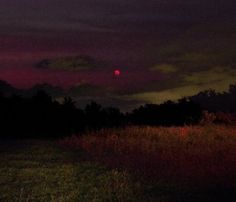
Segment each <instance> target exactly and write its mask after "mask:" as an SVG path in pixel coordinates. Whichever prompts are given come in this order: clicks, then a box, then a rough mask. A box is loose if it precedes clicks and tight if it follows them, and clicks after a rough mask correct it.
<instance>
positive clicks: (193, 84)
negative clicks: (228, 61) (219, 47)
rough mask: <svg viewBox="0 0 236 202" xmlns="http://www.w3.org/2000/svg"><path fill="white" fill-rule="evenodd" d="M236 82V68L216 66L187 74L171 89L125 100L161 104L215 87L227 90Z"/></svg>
mask: <svg viewBox="0 0 236 202" xmlns="http://www.w3.org/2000/svg"><path fill="white" fill-rule="evenodd" d="M235 83H236V69H233V68H230V67H215V68H212V69H210V70H205V71H199V72H194V73H191V74H185V75H184V76H183V77H182V80H181V81H180V82H179V86H177V87H173V86H170V87H169V89H166V90H159V91H152V92H142V93H135V94H131V95H124V96H123V97H122V98H123V99H125V100H129V101H130V100H136V101H139V102H142V103H154V104H159V103H162V102H165V101H167V100H178V99H180V98H182V97H186V96H192V95H195V94H197V93H199V92H200V91H204V90H208V89H215V90H216V91H218V92H223V91H227V90H228V88H229V85H230V84H235Z"/></svg>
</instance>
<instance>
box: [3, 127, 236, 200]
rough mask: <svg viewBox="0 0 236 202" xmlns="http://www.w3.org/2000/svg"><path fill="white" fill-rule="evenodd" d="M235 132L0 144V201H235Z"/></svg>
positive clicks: (159, 132) (157, 131)
mask: <svg viewBox="0 0 236 202" xmlns="http://www.w3.org/2000/svg"><path fill="white" fill-rule="evenodd" d="M235 171H236V127H233V126H224V125H218V126H217V125H210V126H185V127H169V128H165V127H127V128H121V129H104V130H101V131H98V132H89V133H86V134H78V135H74V136H71V137H68V138H65V139H61V140H54V141H53V140H51V141H46V140H18V141H17V140H14V141H13V140H8V141H6V140H5V141H1V143H0V201H82V202H84V201H85V202H86V201H101V202H103V201H121V202H122V201H163V202H167V201H168V202H169V201H186V202H187V201H235V200H236V172H235Z"/></svg>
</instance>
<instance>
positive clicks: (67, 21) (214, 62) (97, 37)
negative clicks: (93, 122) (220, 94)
mask: <svg viewBox="0 0 236 202" xmlns="http://www.w3.org/2000/svg"><path fill="white" fill-rule="evenodd" d="M235 7H236V3H235V2H234V0H147V1H144V0H129V1H127V0H83V1H82V0H20V1H19V0H10V1H9V0H1V1H0V79H1V80H5V81H7V82H9V83H10V84H12V85H14V86H15V87H18V88H30V87H32V86H34V85H35V84H39V83H49V84H51V85H54V86H60V87H62V88H65V89H69V88H72V87H73V91H72V90H71V91H70V92H73V93H71V95H72V96H73V97H74V98H75V99H77V100H78V101H79V102H81V103H83V102H86V101H87V100H90V99H92V98H93V99H95V100H97V101H98V102H101V103H104V104H106V105H114V106H120V107H121V108H124V109H125V108H127V109H128V108H132V107H134V106H135V105H139V104H142V103H145V102H148V103H160V102H163V101H165V100H167V99H178V98H180V97H182V96H186V95H192V94H195V93H197V92H198V91H201V90H205V89H209V88H213V89H216V90H218V91H223V90H227V88H228V85H229V84H231V83H236V67H235V58H236V57H235V56H236V55H235V54H236V51H235V50H236V45H235V44H236V28H235V27H236V26H235V25H236V23H235V22H236V15H235ZM76 55H86V56H89V57H91V58H92V59H93V62H94V63H95V64H96V65H95V66H94V67H91V68H90V67H89V68H85V69H84V68H77V70H73V71H72V70H71V69H70V68H68V69H66V68H61V64H58V63H56V65H58V66H57V67H55V65H54V68H51V67H48V68H44V69H42V68H38V67H37V64H38V63H39V62H40V61H41V60H43V59H50V60H51V61H54V62H55V58H57V59H58V58H64V57H69V56H70V57H71V58H73V56H76ZM114 69H120V70H121V75H120V77H114V76H113V70H114Z"/></svg>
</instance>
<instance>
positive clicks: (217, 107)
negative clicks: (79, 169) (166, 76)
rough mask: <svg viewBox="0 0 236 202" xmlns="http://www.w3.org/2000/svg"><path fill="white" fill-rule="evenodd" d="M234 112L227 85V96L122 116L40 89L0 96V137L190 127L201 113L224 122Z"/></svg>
mask: <svg viewBox="0 0 236 202" xmlns="http://www.w3.org/2000/svg"><path fill="white" fill-rule="evenodd" d="M235 109H236V86H230V90H229V92H228V93H222V94H220V93H215V92H214V91H212V90H210V91H205V92H201V93H199V94H198V95H196V96H192V97H189V98H183V99H181V100H179V101H178V102H172V101H167V102H165V103H163V104H160V105H156V104H146V105H144V106H140V107H139V108H137V109H134V110H133V111H132V112H130V113H126V114H123V113H121V112H120V110H119V109H116V108H112V107H110V108H103V107H102V106H101V105H99V104H97V103H95V102H91V103H90V104H88V105H87V106H86V107H85V109H79V108H77V107H76V105H75V102H74V101H73V100H72V99H71V98H70V97H65V98H64V101H63V102H62V103H59V102H58V101H56V100H53V98H52V97H51V96H49V95H48V94H47V93H45V91H43V90H38V91H37V93H36V94H35V95H34V96H32V97H21V96H18V95H11V96H8V95H6V94H4V93H0V123H1V126H0V137H6V138H9V137H19V138H22V137H30V138H34V137H40V138H55V137H62V136H66V135H71V134H75V133H76V134H77V133H80V132H84V131H87V130H99V129H101V128H107V127H121V126H126V125H129V124H132V125H133V124H137V125H155V126H160V125H162V126H182V125H190V124H197V123H199V122H200V121H201V120H202V119H201V118H202V115H203V114H204V113H203V110H207V111H209V112H211V113H215V114H216V115H217V114H218V115H219V114H220V116H217V117H220V118H218V119H216V120H220V121H221V122H222V120H223V121H225V120H226V119H227V120H228V119H229V118H228V117H231V115H232V114H234V113H235V112H236V110H235ZM216 112H217V113H216ZM219 112H222V113H223V115H222V113H219ZM228 114H230V115H228ZM226 115H227V116H226ZM214 116H215V115H214ZM232 116H233V115H232ZM231 120H233V119H230V123H231ZM218 122H219V121H218Z"/></svg>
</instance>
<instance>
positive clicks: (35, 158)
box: [0, 140, 135, 202]
mask: <svg viewBox="0 0 236 202" xmlns="http://www.w3.org/2000/svg"><path fill="white" fill-rule="evenodd" d="M0 152H1V155H0V201H4V202H7V201H132V200H134V199H135V192H134V190H133V188H134V186H133V185H132V186H131V180H130V177H129V176H128V174H127V173H125V172H123V171H117V170H108V169H106V168H104V167H102V166H98V165H96V164H95V163H90V162H85V161H80V160H79V158H78V157H77V158H76V159H75V157H74V156H73V154H72V153H70V152H67V151H63V150H62V149H61V148H59V147H58V146H57V145H56V143H54V142H49V141H40V140H37V141H36V140H34V141H18V142H16V141H14V142H8V143H6V142H2V143H1V144H0Z"/></svg>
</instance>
